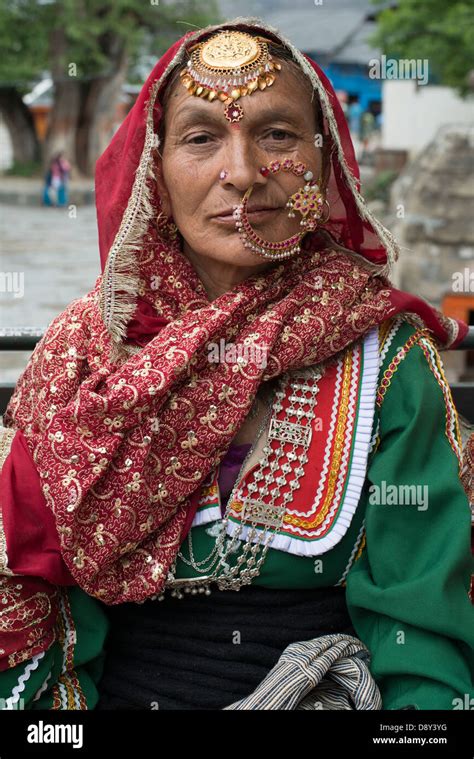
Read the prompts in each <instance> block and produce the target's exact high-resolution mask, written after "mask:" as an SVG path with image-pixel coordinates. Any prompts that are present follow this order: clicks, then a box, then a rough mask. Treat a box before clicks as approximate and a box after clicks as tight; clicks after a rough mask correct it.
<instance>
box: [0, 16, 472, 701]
mask: <svg viewBox="0 0 474 759" xmlns="http://www.w3.org/2000/svg"><path fill="white" fill-rule="evenodd" d="M358 177H359V175H358V167H357V164H356V161H355V158H354V152H353V148H352V144H351V141H350V137H349V133H348V129H347V125H346V122H345V119H344V116H343V113H342V110H341V107H340V105H339V103H338V101H337V98H336V96H335V93H334V91H333V89H332V87H331V84H330V83H329V81H328V80H327V78H326V77H325V75H324V74H323V72H322V71H321V70H320V68H319V67H318V66H317V64H316V63H315V62H314V61H312V60H311V59H309V58H307V57H305V56H303V55H302V54H301V53H300V52H299V51H298V50H297V49H296V48H295V47H294V46H293V45H292V44H291V43H290V42H289V41H288V40H286V39H285V38H284V37H283V36H282V35H281V34H280V33H279V32H278V31H277V30H275V29H272V28H268V27H267V26H266V25H265V24H263V23H262V22H260V21H259V20H258V19H237V20H235V21H234V22H229V23H226V24H224V25H223V26H219V27H210V28H206V29H202V30H198V31H193V32H190V33H188V34H186V35H185V36H184V37H183V38H182V39H181V40H179V41H178V42H177V43H176V44H174V45H173V46H172V47H171V48H170V50H168V52H166V54H165V55H164V56H163V57H162V58H161V59H160V61H159V62H158V63H157V65H156V66H155V68H154V70H153V71H152V73H151V75H150V77H149V79H148V81H147V82H146V83H145V85H144V87H143V89H142V92H141V93H140V95H139V97H138V99H137V102H136V104H135V106H134V108H133V109H132V111H131V112H130V113H129V115H128V116H127V118H126V119H125V121H124V123H123V124H122V126H121V128H120V129H119V130H118V132H117V133H116V135H115V136H114V138H113V140H112V142H111V144H110V146H109V147H108V149H107V150H106V151H105V153H104V155H103V156H102V157H101V159H100V160H99V162H98V165H97V172H96V190H97V193H96V196H97V212H98V224H99V241H100V250H101V260H102V274H101V276H99V278H98V280H97V285H96V288H95V289H94V291H92V292H90V293H88V294H87V295H85V296H84V297H82V298H79V299H78V300H76V301H74V302H73V303H71V304H70V305H69V306H68V308H66V310H65V311H64V312H63V313H62V314H60V315H59V316H58V317H57V318H56V319H55V320H54V321H53V322H52V324H51V325H50V327H49V329H48V330H47V332H46V334H45V336H44V337H43V339H42V340H41V342H40V343H39V345H38V346H37V348H36V350H35V351H34V353H33V356H32V357H31V359H30V361H29V364H28V366H27V368H26V370H25V372H24V373H23V375H22V376H21V378H20V379H19V381H18V384H17V387H16V390H15V393H14V395H13V397H12V399H11V401H10V404H9V407H8V409H7V413H6V415H5V424H6V427H5V429H4V430H3V438H2V441H3V443H2V445H3V459H4V464H3V470H2V479H1V496H2V502H1V503H2V517H3V532H2V543H1V546H2V553H1V555H0V561H1V580H0V581H1V584H2V593H3V604H4V606H3V608H2V611H1V622H0V646H1V652H0V654H1V655H0V670H1V674H0V696H2V697H3V698H4V699H6V704H7V708H15V705H16V704H18V701H19V699H23V702H24V704H25V705H26V708H31V709H35V708H51V709H86V708H89V709H91V708H100V709H114V708H119V707H124V708H128V709H140V708H147V709H150V708H159V709H197V708H206V709H223V708H229V707H230V708H237V709H240V708H242V709H269V708H270V709H271V708H285V709H292V708H324V709H353V708H356V709H380V708H382V709H403V708H415V709H430V708H439V709H453V708H456V703H457V700H459V699H462V698H464V695H465V694H466V693H470V692H471V688H472V674H471V673H472V666H473V649H474V624H473V616H474V614H473V610H472V605H471V603H470V599H469V583H470V573H471V558H470V551H469V530H470V511H469V506H468V500H467V498H466V494H465V491H464V489H463V486H462V484H461V480H460V468H461V446H460V437H459V431H458V422H457V416H456V410H455V408H454V406H453V403H452V399H451V395H450V391H449V387H448V384H447V382H446V379H445V376H444V374H443V368H442V364H441V360H440V357H439V354H438V350H437V349H438V348H440V347H443V348H446V347H450V346H452V345H455V344H456V343H457V342H458V341H459V340H460V339H462V337H463V336H464V335H465V333H466V325H464V324H462V323H458V322H455V321H453V320H449V319H447V318H445V317H443V316H442V314H440V313H439V312H437V311H436V310H435V309H433V308H431V307H430V306H429V305H428V304H427V303H426V302H424V301H422V300H421V299H419V298H417V297H416V296H412V295H409V294H407V293H403V292H401V291H399V290H397V289H395V288H394V287H392V285H391V284H390V281H389V279H388V275H389V271H390V265H391V263H392V262H393V261H394V260H395V259H396V257H397V246H396V243H395V241H394V240H393V238H392V236H391V235H390V233H389V232H388V231H387V230H386V229H385V228H384V227H383V226H382V225H381V224H380V223H379V222H378V221H377V220H376V219H374V218H373V216H372V215H371V213H370V212H369V210H368V209H367V207H366V206H365V204H364V201H363V198H362V196H361V195H360V192H359V178H358ZM232 591H240V592H239V593H235V592H232ZM303 671H304V672H305V673H306V674H305V676H304V677H302V676H301V673H302V672H303ZM361 678H362V680H361ZM283 681H284V682H285V688H283V689H282V688H281V687H280V684H281V683H282V682H283ZM361 682H362V684H363V687H360V684H361ZM354 683H356V685H354Z"/></svg>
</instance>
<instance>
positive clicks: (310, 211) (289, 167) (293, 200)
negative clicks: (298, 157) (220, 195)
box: [221, 158, 329, 260]
mask: <svg viewBox="0 0 474 759" xmlns="http://www.w3.org/2000/svg"><path fill="white" fill-rule="evenodd" d="M279 171H287V172H292V173H293V174H295V175H296V176H303V177H304V180H305V184H304V186H303V187H300V188H299V189H298V190H297V191H296V192H294V193H293V195H291V196H290V198H289V200H288V202H287V204H286V207H287V208H288V209H289V212H288V218H290V219H292V218H294V217H295V213H294V212H295V211H298V212H299V213H300V214H301V216H302V217H303V218H302V219H301V221H300V226H301V231H300V232H298V233H296V234H294V235H292V236H291V237H288V238H287V239H286V240H281V241H279V242H271V241H270V240H265V239H264V238H263V237H261V236H260V235H258V234H257V232H256V231H255V230H254V229H253V228H252V226H251V224H250V221H249V219H248V215H247V205H248V200H249V198H250V195H251V194H252V191H253V188H254V185H251V186H250V187H249V188H248V190H247V191H246V193H245V195H244V197H243V198H242V200H241V201H240V204H239V205H238V206H237V207H236V208H235V210H234V213H233V216H234V219H235V224H236V229H237V231H238V232H239V234H240V238H241V240H242V243H243V245H244V247H246V248H250V250H252V251H253V252H254V253H255V254H257V255H259V256H261V257H263V258H270V259H274V260H279V259H282V258H289V257H290V256H294V255H296V254H297V253H299V252H300V251H301V247H300V243H301V240H302V239H303V237H304V235H305V234H306V233H307V232H313V231H314V230H315V229H316V228H317V227H318V226H319V225H320V224H324V223H325V222H326V221H327V220H328V218H329V203H328V201H327V199H326V198H325V197H324V195H323V193H322V192H321V190H320V181H316V180H315V179H314V178H313V172H312V171H309V170H308V169H307V167H306V166H305V164H304V163H301V161H298V162H296V163H295V162H293V160H292V159H291V158H285V159H284V160H283V161H272V162H271V163H270V164H269V165H268V166H262V168H261V169H260V173H261V174H262V176H268V175H269V174H276V173H278V172H279ZM221 173H222V172H221ZM226 176H227V174H226ZM324 209H326V213H324ZM323 217H324V218H323Z"/></svg>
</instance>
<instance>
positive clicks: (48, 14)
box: [0, 0, 219, 90]
mask: <svg viewBox="0 0 474 759" xmlns="http://www.w3.org/2000/svg"><path fill="white" fill-rule="evenodd" d="M218 21H219V18H218V10H217V3H216V0H200V2H196V0H173V1H170V0H168V1H166V0H0V45H1V48H2V50H3V56H2V59H1V60H0V86H1V85H4V86H5V85H8V84H11V85H15V86H17V87H19V88H20V89H23V90H26V89H28V87H29V86H30V85H31V82H32V81H33V80H35V79H37V78H38V76H39V74H40V73H41V72H42V71H44V70H47V69H51V64H50V62H51V60H52V59H53V57H54V58H55V65H56V66H57V67H59V71H61V70H63V71H64V77H65V78H66V77H67V76H68V67H69V65H70V64H71V63H73V64H75V65H76V67H77V79H89V78H93V77H95V76H100V75H107V74H108V73H109V71H110V68H111V59H112V58H113V56H114V53H116V52H117V50H118V48H124V49H125V50H126V51H127V53H128V56H129V60H130V61H131V63H132V65H133V63H134V62H135V61H136V59H137V58H138V57H139V56H140V55H143V54H144V53H147V52H149V53H150V54H151V55H153V56H154V57H155V58H158V57H159V55H160V54H161V53H162V52H163V51H164V50H165V49H166V48H167V47H169V45H170V44H172V43H173V42H174V41H175V40H177V39H179V37H181V36H182V35H183V34H184V33H185V32H186V31H188V30H190V29H192V28H193V27H195V26H196V27H202V26H206V25H208V24H211V23H216V22H218ZM60 48H61V50H60ZM58 53H60V55H59V56H58ZM58 57H59V61H58V60H57V59H58ZM55 73H56V74H57V71H56V72H55Z"/></svg>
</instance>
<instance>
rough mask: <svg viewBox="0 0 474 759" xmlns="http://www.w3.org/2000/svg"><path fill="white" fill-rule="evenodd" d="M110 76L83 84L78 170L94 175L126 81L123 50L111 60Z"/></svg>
mask: <svg viewBox="0 0 474 759" xmlns="http://www.w3.org/2000/svg"><path fill="white" fill-rule="evenodd" d="M110 65H111V69H112V71H111V73H110V75H109V76H102V77H98V78H97V79H92V80H91V81H89V82H85V83H84V85H83V89H82V107H81V112H80V114H79V123H78V129H77V140H76V157H77V165H78V168H79V170H80V171H81V172H82V173H84V174H86V175H88V176H93V174H94V169H95V163H96V161H97V159H98V158H99V156H100V155H101V154H102V153H103V152H104V150H105V148H106V147H107V145H108V144H109V142H110V140H111V138H112V136H113V134H114V131H115V127H116V115H115V109H116V106H117V103H118V101H119V98H120V92H121V89H122V85H123V83H124V82H125V78H126V74H127V67H128V55H127V53H126V52H125V51H124V49H123V47H120V49H117V51H116V53H115V55H114V56H113V58H112V59H111V60H110Z"/></svg>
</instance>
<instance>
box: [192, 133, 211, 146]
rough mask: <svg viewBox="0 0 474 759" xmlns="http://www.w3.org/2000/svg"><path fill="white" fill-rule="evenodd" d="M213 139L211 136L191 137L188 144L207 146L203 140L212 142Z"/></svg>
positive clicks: (196, 135)
mask: <svg viewBox="0 0 474 759" xmlns="http://www.w3.org/2000/svg"><path fill="white" fill-rule="evenodd" d="M210 139H211V137H210V135H209V134H195V135H194V136H193V137H190V138H189V139H188V140H186V142H187V143H188V144H189V145H205V144H206V142H203V140H210Z"/></svg>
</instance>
